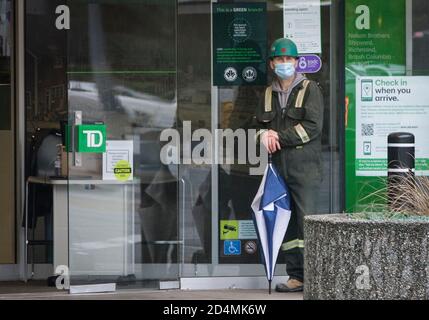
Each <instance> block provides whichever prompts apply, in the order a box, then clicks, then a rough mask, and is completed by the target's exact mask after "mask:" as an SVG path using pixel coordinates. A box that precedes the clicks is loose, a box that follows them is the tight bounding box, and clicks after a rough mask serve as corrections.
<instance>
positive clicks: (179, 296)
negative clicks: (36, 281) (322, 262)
mask: <svg viewBox="0 0 429 320" xmlns="http://www.w3.org/2000/svg"><path fill="white" fill-rule="evenodd" d="M302 299H303V294H302V292H300V293H278V292H274V291H273V292H272V294H271V295H269V294H268V291H267V290H239V289H234V290H205V291H194V290H186V291H182V290H122V291H117V292H115V293H103V294H79V295H70V294H68V293H67V292H60V291H52V292H37V293H10V294H0V300H302Z"/></svg>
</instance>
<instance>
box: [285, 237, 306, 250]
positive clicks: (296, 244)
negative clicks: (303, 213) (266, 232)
mask: <svg viewBox="0 0 429 320" xmlns="http://www.w3.org/2000/svg"><path fill="white" fill-rule="evenodd" d="M295 248H304V240H301V239H295V240H292V241H288V242H285V243H283V244H282V250H283V251H287V250H292V249H295Z"/></svg>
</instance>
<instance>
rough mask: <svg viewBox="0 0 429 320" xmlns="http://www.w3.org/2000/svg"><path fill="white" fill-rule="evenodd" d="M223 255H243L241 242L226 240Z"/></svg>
mask: <svg viewBox="0 0 429 320" xmlns="http://www.w3.org/2000/svg"><path fill="white" fill-rule="evenodd" d="M223 254H224V255H227V256H232V255H236V256H237V255H240V254H241V240H225V241H224V243H223Z"/></svg>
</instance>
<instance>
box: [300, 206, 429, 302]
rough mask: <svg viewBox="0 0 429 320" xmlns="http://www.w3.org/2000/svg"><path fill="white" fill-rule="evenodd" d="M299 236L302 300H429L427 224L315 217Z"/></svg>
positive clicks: (425, 222) (417, 221)
mask: <svg viewBox="0 0 429 320" xmlns="http://www.w3.org/2000/svg"><path fill="white" fill-rule="evenodd" d="M304 233H305V235H304V239H305V250H304V251H305V252H304V261H305V263H304V272H305V273H304V274H305V289H304V299H429V250H428V249H429V248H428V238H429V221H427V220H357V219H351V218H349V217H348V216H347V215H344V214H330V215H314V216H307V217H305V222H304Z"/></svg>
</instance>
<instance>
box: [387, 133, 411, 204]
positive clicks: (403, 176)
mask: <svg viewBox="0 0 429 320" xmlns="http://www.w3.org/2000/svg"><path fill="white" fill-rule="evenodd" d="M387 176H388V178H387V181H388V186H387V188H388V189H387V199H388V206H389V208H390V209H393V210H394V209H398V208H399V207H402V206H404V202H405V199H403V198H401V199H400V200H399V198H398V197H399V196H400V194H399V193H402V190H403V188H404V185H405V184H406V185H407V186H410V187H411V186H414V185H415V139H414V135H413V134H412V133H408V132H394V133H391V134H389V136H388V138H387ZM409 201H410V203H409V206H408V205H407V207H411V206H412V203H411V201H412V200H411V199H409Z"/></svg>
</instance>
